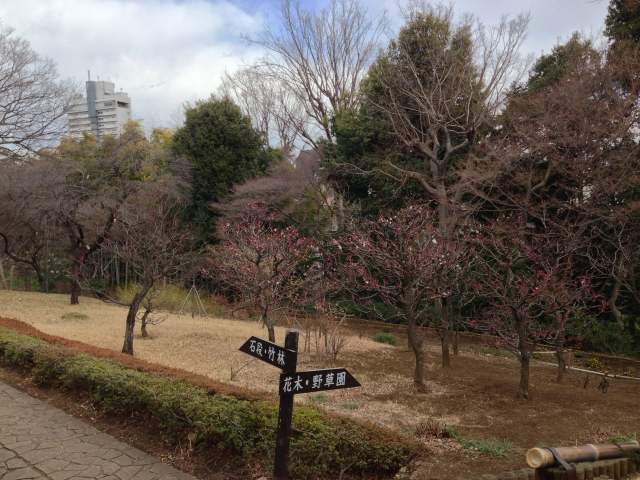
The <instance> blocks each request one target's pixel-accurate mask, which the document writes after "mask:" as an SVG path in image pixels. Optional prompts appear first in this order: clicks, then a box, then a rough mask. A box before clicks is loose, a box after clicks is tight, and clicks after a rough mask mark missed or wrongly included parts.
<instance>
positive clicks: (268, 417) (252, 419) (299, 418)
mask: <svg viewBox="0 0 640 480" xmlns="http://www.w3.org/2000/svg"><path fill="white" fill-rule="evenodd" d="M0 364H3V365H6V366H10V367H18V368H20V369H26V370H28V371H30V372H31V373H32V375H33V378H34V382H36V383H37V384H40V385H53V386H59V387H60V388H64V389H68V390H71V391H76V392H80V393H83V394H86V395H88V396H89V397H90V398H91V400H92V401H93V402H94V404H95V405H96V406H97V407H98V408H101V409H102V410H103V411H106V412H111V413H116V414H120V415H126V416H134V415H149V416H150V417H151V418H152V419H153V420H154V421H155V422H156V423H157V425H158V426H159V427H160V428H161V429H162V430H163V431H165V432H166V433H167V434H169V435H174V436H177V435H179V434H181V433H184V432H185V431H188V432H190V433H194V434H195V435H196V442H197V444H198V445H199V446H200V447H203V448H217V449H220V450H223V451H226V452H229V453H231V454H233V455H234V456H235V457H236V458H237V459H238V460H241V461H244V462H247V461H263V462H264V461H265V460H266V461H269V462H270V461H272V460H273V458H272V457H273V452H274V448H275V445H274V441H275V439H274V435H275V428H276V424H277V406H276V405H275V404H273V403H270V402H266V401H249V400H241V399H238V398H235V397H231V396H226V395H211V394H209V392H207V390H205V389H203V388H200V387H197V386H194V385H191V384H188V383H186V382H184V381H179V380H176V379H171V378H168V377H161V376H157V375H153V374H150V373H145V372H140V371H137V370H133V369H129V368H125V367H123V366H121V365H119V364H117V363H115V362H112V361H110V360H105V359H99V358H94V357H91V356H89V355H85V354H78V353H74V352H72V351H70V350H68V349H65V348H62V347H58V346H54V345H50V344H47V343H45V342H44V341H41V340H37V339H34V338H32V337H28V336H24V335H19V334H16V333H14V332H12V331H10V330H6V329H4V328H0ZM145 418H146V417H145ZM293 427H294V428H293V434H292V438H291V470H292V472H293V473H294V475H296V478H301V479H316V478H328V476H329V475H332V474H333V473H334V472H337V471H340V470H343V469H345V468H347V467H348V472H349V473H354V474H367V473H374V474H385V475H391V474H393V473H394V472H396V471H397V470H398V469H399V468H400V467H402V466H403V465H404V464H406V463H407V462H408V461H409V459H410V458H411V456H412V455H413V454H414V453H415V449H416V447H415V446H414V445H413V444H412V443H410V442H409V441H408V440H404V439H401V438H399V437H396V436H393V435H391V434H389V433H386V432H383V431H381V430H378V429H376V428H373V427H368V426H364V425H361V424H358V423H354V422H351V421H347V420H345V419H343V418H339V417H333V416H328V415H327V414H324V413H321V412H320V411H318V410H316V409H314V408H312V407H305V406H296V411H295V414H294V420H293Z"/></svg>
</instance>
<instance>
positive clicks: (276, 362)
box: [240, 337, 296, 370]
mask: <svg viewBox="0 0 640 480" xmlns="http://www.w3.org/2000/svg"><path fill="white" fill-rule="evenodd" d="M240 351H241V352H244V353H246V354H249V355H251V356H252V357H255V358H257V359H259V360H262V361H263V362H266V363H268V364H270V365H273V366H274V367H278V368H281V369H282V370H285V369H286V368H287V366H288V365H293V363H294V360H295V358H296V353H295V352H293V351H291V350H287V349H286V348H282V347H280V346H278V345H276V344H275V343H271V342H267V341H266V340H262V339H261V338H258V337H251V338H249V340H247V341H246V342H244V343H243V344H242V346H241V347H240Z"/></svg>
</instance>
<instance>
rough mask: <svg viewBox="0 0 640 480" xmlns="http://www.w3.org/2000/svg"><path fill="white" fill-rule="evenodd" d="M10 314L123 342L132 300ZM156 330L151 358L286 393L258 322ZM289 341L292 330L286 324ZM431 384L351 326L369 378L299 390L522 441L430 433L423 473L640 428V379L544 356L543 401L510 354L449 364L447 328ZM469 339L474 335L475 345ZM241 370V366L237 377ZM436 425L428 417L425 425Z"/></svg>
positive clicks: (388, 415)
mask: <svg viewBox="0 0 640 480" xmlns="http://www.w3.org/2000/svg"><path fill="white" fill-rule="evenodd" d="M0 316H2V317H8V318H15V319H18V320H21V321H23V322H26V323H29V324H31V325H33V326H34V327H36V328H37V329H39V330H41V331H43V332H45V333H48V334H52V335H58V336H61V337H65V338H69V339H72V340H79V341H82V342H85V343H88V344H91V345H95V346H99V347H104V348H110V349H114V350H118V351H119V350H120V348H121V346H122V340H123V334H124V320H125V316H126V309H124V308H123V307H120V306H115V305H108V304H105V303H103V302H101V301H99V300H96V299H91V298H86V297H83V298H81V304H80V305H75V306H71V305H69V304H68V296H67V295H55V294H49V295H43V294H39V293H31V292H8V291H2V290H0ZM150 334H151V338H149V339H142V338H140V337H139V336H138V337H137V338H136V340H135V344H134V350H135V353H136V356H137V357H139V358H142V359H144V360H147V361H150V362H154V363H159V364H163V365H167V366H171V367H176V368H180V369H184V370H187V371H191V372H194V373H198V374H201V375H206V376H208V377H210V378H212V379H214V380H218V381H222V382H226V383H230V384H235V385H238V386H242V387H247V388H249V389H253V390H256V391H263V392H270V393H272V394H274V395H275V393H276V385H277V381H278V371H277V370H276V369H275V368H273V367H271V366H268V365H266V364H264V363H262V362H260V361H258V360H252V359H250V357H248V356H247V355H245V354H243V353H241V352H239V351H238V348H239V347H240V345H241V344H242V343H243V342H244V341H245V340H246V339H247V338H248V337H249V336H251V335H256V336H261V337H263V338H264V337H266V331H265V329H263V328H261V326H260V325H259V324H258V323H256V322H252V321H243V320H234V319H226V318H213V317H209V318H202V317H196V318H191V317H190V316H188V315H184V316H179V315H175V314H166V320H165V321H164V322H163V323H162V324H160V325H156V326H151V327H150ZM276 337H277V341H278V342H282V340H283V337H284V329H281V328H278V329H277V332H276ZM428 343H429V347H430V348H429V351H428V356H427V358H428V369H427V377H428V379H429V382H428V387H429V392H428V393H426V394H419V393H417V392H415V391H414V389H413V387H412V380H411V374H412V368H413V357H412V355H411V353H410V352H408V351H407V350H406V348H405V341H404V339H403V338H398V346H397V347H393V346H389V345H383V344H380V343H376V342H374V341H373V340H371V339H370V338H367V337H363V338H360V337H359V336H358V335H355V334H353V335H351V336H349V337H348V340H347V345H346V347H345V349H344V352H343V353H342V354H341V355H340V357H339V358H338V361H337V364H338V365H340V366H344V367H347V368H348V369H349V370H350V371H351V372H352V373H353V374H354V375H355V376H356V378H358V380H360V383H361V384H362V388H359V389H354V390H343V391H336V392H327V393H319V394H315V395H308V396H299V397H297V400H298V401H304V402H310V403H314V404H316V405H318V406H320V407H322V408H326V409H328V410H332V411H337V412H339V413H341V414H344V415H350V416H355V417H359V418H362V419H365V420H368V421H371V422H374V423H378V424H381V425H383V426H386V427H389V428H393V429H395V430H398V431H401V432H404V433H406V434H408V435H413V436H415V435H416V431H420V430H421V426H424V425H425V424H427V423H428V422H434V421H435V422H438V423H440V424H446V425H448V426H454V427H455V428H456V430H457V431H458V432H460V433H461V434H462V435H464V436H465V438H472V439H484V440H486V439H493V440H495V439H500V440H502V439H504V440H507V441H508V442H510V444H511V445H512V447H511V449H510V450H509V453H508V455H506V456H504V457H493V456H491V455H487V454H482V453H480V452H478V451H473V450H463V449H462V447H461V446H460V445H459V444H458V443H457V442H455V441H453V440H450V439H446V438H444V439H441V438H433V437H429V436H426V437H421V438H420V439H421V440H423V441H424V444H425V448H426V451H427V452H428V454H427V458H428V461H427V462H426V463H425V464H424V466H423V467H422V468H423V469H424V473H423V476H420V477H419V478H425V479H429V478H433V479H436V478H447V479H454V478H470V477H469V476H470V475H473V474H476V473H496V472H500V471H504V470H507V469H511V468H521V467H522V466H523V457H524V452H525V451H526V449H527V448H530V447H532V446H536V445H568V444H569V445H571V444H575V443H576V442H577V443H580V442H584V443H596V442H602V441H606V440H608V439H609V438H611V437H619V436H638V434H640V406H639V403H640V402H639V400H640V382H636V383H634V382H624V381H621V380H612V381H611V386H610V389H609V392H608V393H607V394H602V393H601V392H599V391H598V390H597V388H596V386H597V384H598V380H597V379H596V378H593V379H591V382H590V384H589V387H588V388H587V389H585V388H583V385H584V376H583V375H577V374H572V375H569V376H568V378H567V379H566V381H565V384H564V385H562V386H559V385H557V384H556V383H555V381H554V379H555V369H554V368H551V367H548V366H539V365H538V366H535V367H534V368H533V369H532V374H531V383H532V385H531V391H532V392H533V395H534V398H533V399H532V400H531V401H522V400H516V391H517V382H518V364H517V362H515V361H514V360H513V359H511V358H510V357H504V356H499V355H498V356H496V355H487V354H486V353H485V354H483V353H479V352H478V349H477V348H474V349H471V348H463V349H462V353H461V355H459V356H457V357H453V359H452V360H453V361H452V367H451V368H450V369H448V370H446V371H445V370H442V369H441V368H439V365H438V362H439V351H438V349H437V348H436V347H435V345H436V341H435V339H429V341H428ZM463 347H464V345H463ZM328 366H331V364H330V363H329V362H328V361H327V360H326V359H325V358H324V357H322V356H318V357H315V356H308V355H302V358H301V359H300V360H299V369H301V370H302V369H314V368H324V367H328ZM232 370H233V371H234V372H235V373H236V375H235V378H234V379H233V380H232V379H231V373H232ZM422 430H424V428H422Z"/></svg>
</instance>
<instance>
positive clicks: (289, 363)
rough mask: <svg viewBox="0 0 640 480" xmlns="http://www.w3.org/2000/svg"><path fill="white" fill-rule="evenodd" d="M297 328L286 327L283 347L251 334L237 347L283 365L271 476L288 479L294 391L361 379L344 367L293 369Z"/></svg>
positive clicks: (333, 386)
mask: <svg viewBox="0 0 640 480" xmlns="http://www.w3.org/2000/svg"><path fill="white" fill-rule="evenodd" d="M298 336H299V335H298V331H297V330H288V331H287V335H286V336H285V338H284V347H280V346H278V345H276V344H275V343H271V342H267V341H266V340H262V339H261V338H258V337H251V338H250V339H249V340H247V341H246V342H244V344H243V345H242V346H241V347H240V351H242V352H244V353H247V354H249V355H251V356H252V357H255V358H258V359H260V360H262V361H263V362H267V363H268V364H270V365H273V366H274V367H278V368H281V369H282V373H281V374H280V386H279V391H280V406H279V408H278V429H277V432H276V455H275V458H274V461H273V480H289V478H290V477H289V467H288V463H289V438H290V437H291V420H292V418H293V395H294V394H297V393H312V392H322V391H324V390H338V389H342V388H353V387H359V386H360V383H358V381H357V380H356V379H355V378H353V375H351V374H350V373H349V372H348V371H347V370H346V369H345V368H329V369H326V370H312V371H310V372H296V368H297V364H298Z"/></svg>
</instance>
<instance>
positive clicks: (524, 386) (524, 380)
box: [519, 352, 531, 400]
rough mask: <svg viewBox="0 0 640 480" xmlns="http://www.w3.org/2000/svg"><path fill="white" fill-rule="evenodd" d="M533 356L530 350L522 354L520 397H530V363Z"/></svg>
mask: <svg viewBox="0 0 640 480" xmlns="http://www.w3.org/2000/svg"><path fill="white" fill-rule="evenodd" d="M530 363H531V358H530V355H529V352H525V353H523V354H520V391H519V394H520V397H522V398H524V399H527V400H528V399H529V365H530Z"/></svg>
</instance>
